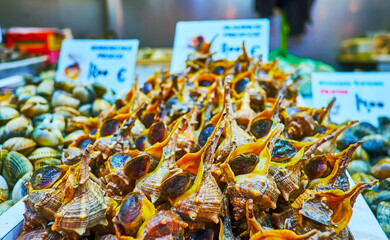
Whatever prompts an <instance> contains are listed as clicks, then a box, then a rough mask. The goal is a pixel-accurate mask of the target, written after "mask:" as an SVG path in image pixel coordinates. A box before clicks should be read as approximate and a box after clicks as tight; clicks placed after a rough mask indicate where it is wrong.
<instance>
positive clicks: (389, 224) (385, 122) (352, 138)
mask: <svg viewBox="0 0 390 240" xmlns="http://www.w3.org/2000/svg"><path fill="white" fill-rule="evenodd" d="M378 120H379V121H378V122H379V127H378V128H377V127H374V126H373V125H371V124H370V123H367V122H361V123H359V124H357V125H355V126H353V127H351V128H350V129H348V130H347V131H345V132H344V133H343V134H342V135H341V136H340V138H339V139H338V141H337V146H338V148H339V149H340V150H343V149H344V148H345V147H346V146H347V145H349V144H353V143H355V142H357V141H363V144H362V145H361V146H360V147H359V148H358V149H357V151H356V152H355V153H354V155H353V156H352V161H351V163H350V164H349V166H348V171H349V173H350V174H351V175H352V179H353V180H354V182H356V183H358V182H371V181H374V180H378V181H379V183H378V184H376V185H375V186H374V187H373V188H372V189H369V190H365V191H363V194H362V195H363V197H364V198H365V200H366V202H367V203H368V205H369V206H370V208H371V210H372V212H373V213H374V214H375V216H376V217H377V219H378V222H379V224H380V225H381V227H382V228H383V230H384V231H385V233H386V234H387V236H388V237H390V210H389V209H390V208H389V207H390V185H389V182H390V141H389V140H390V125H389V123H390V121H389V119H388V118H385V117H380V118H379V119H378Z"/></svg>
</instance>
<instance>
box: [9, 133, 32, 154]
mask: <svg viewBox="0 0 390 240" xmlns="http://www.w3.org/2000/svg"><path fill="white" fill-rule="evenodd" d="M36 146H37V144H36V143H35V142H34V140H32V139H29V138H24V137H13V138H10V139H8V140H7V141H5V142H4V143H3V148H5V149H7V150H9V151H16V152H20V153H21V154H23V155H25V156H27V155H28V154H29V153H31V152H32V151H33V150H34V149H35V147H36Z"/></svg>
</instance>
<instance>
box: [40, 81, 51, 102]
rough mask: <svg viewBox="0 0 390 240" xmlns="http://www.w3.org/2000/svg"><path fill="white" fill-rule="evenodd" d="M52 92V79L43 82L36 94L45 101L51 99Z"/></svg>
mask: <svg viewBox="0 0 390 240" xmlns="http://www.w3.org/2000/svg"><path fill="white" fill-rule="evenodd" d="M53 92H54V81H53V80H52V79H46V80H43V81H42V82H41V83H40V84H39V85H38V89H37V94H38V95H39V96H42V97H44V98H45V99H48V100H49V99H51V96H52V95H53Z"/></svg>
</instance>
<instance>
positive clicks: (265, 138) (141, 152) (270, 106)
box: [19, 43, 376, 240]
mask: <svg viewBox="0 0 390 240" xmlns="http://www.w3.org/2000/svg"><path fill="white" fill-rule="evenodd" d="M203 44H205V45H204V46H203V47H201V48H200V49H201V50H199V51H198V52H195V53H194V54H192V55H190V56H189V58H188V61H187V66H188V68H187V71H185V72H184V73H180V74H169V73H166V72H158V73H156V74H155V75H154V76H152V77H150V78H149V79H148V80H147V81H146V83H145V84H143V85H142V86H138V84H137V83H135V85H134V86H133V87H132V88H131V90H130V91H129V92H128V93H127V94H126V96H125V98H124V99H123V100H121V101H117V102H116V103H115V105H114V106H113V107H112V108H110V109H108V110H106V111H104V112H102V113H101V114H99V115H98V116H97V117H95V118H90V119H88V122H87V123H86V124H85V128H84V131H85V133H84V135H81V136H79V137H78V138H77V139H76V140H75V141H74V142H73V143H72V144H70V145H69V147H68V148H67V149H64V154H63V157H62V163H63V164H62V165H57V166H52V165H51V166H44V167H40V168H39V169H37V170H36V171H35V172H34V173H33V174H32V176H31V180H30V181H29V182H28V184H27V189H28V196H27V198H26V200H25V201H24V203H25V206H26V212H25V213H24V217H25V221H24V230H25V231H24V232H23V233H22V234H21V235H20V237H19V239H31V238H39V237H46V238H50V239H52V238H56V239H80V238H83V237H88V238H91V239H216V238H218V239H252V240H257V239H267V238H268V239H348V236H349V231H348V228H347V225H348V222H349V220H350V218H351V216H352V207H353V204H354V202H355V199H356V197H357V195H358V194H359V193H360V192H361V191H362V190H363V189H367V188H370V187H371V186H373V185H374V184H375V183H376V182H375V181H374V182H367V183H359V184H356V185H355V186H354V187H353V188H351V189H350V187H349V183H348V179H347V178H346V169H347V166H348V164H349V162H350V160H351V158H352V155H353V153H354V152H355V150H356V149H357V148H358V147H359V146H360V145H361V142H357V143H354V144H351V145H349V146H348V147H347V148H346V149H345V150H343V151H341V152H340V153H338V154H335V153H334V152H335V150H336V145H337V144H336V140H337V137H338V136H339V135H340V134H341V133H342V132H343V131H345V130H346V129H347V128H349V127H350V126H351V125H353V124H354V123H355V122H350V123H348V124H346V125H344V126H336V125H332V124H329V123H328V118H327V113H328V111H329V109H330V107H331V105H332V103H330V104H329V106H327V107H326V108H324V109H312V108H303V107H297V106H296V101H295V99H296V90H295V88H294V83H293V81H291V79H290V76H289V75H287V74H284V73H283V72H281V71H280V70H279V68H278V65H277V62H270V63H262V62H261V61H253V60H252V59H250V58H249V57H248V56H247V54H246V52H245V48H243V54H242V55H241V56H240V57H239V58H238V59H237V60H236V61H226V60H218V61H213V59H212V54H211V53H210V52H209V51H208V49H209V44H208V43H203ZM87 143H88V144H87Z"/></svg>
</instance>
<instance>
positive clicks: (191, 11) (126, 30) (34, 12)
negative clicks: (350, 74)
mask: <svg viewBox="0 0 390 240" xmlns="http://www.w3.org/2000/svg"><path fill="white" fill-rule="evenodd" d="M278 2H279V3H278ZM280 2H282V3H280ZM278 4H279V6H280V5H282V11H279V10H277V9H275V8H274V6H276V5H278ZM256 7H257V8H260V10H259V9H256ZM389 9H390V1H384V0H370V1H367V0H342V1H340V0H295V1H294V0H291V1H276V0H268V1H265V0H263V1H262V0H260V1H254V0H186V1H181V0H164V1H158V0H66V1H65V0H50V1H47V0H18V1H14V0H1V1H0V24H1V26H2V27H3V28H10V27H15V26H23V27H55V28H59V29H63V28H70V29H71V31H72V34H73V36H74V37H75V38H102V37H105V38H107V37H109V38H112V37H113V38H115V37H119V38H138V39H139V40H140V47H151V48H166V47H168V48H169V47H172V44H173V38H174V31H175V24H176V22H177V21H182V20H207V19H236V18H256V17H269V18H270V19H271V41H270V48H271V49H277V48H280V47H281V44H283V45H284V46H286V47H287V49H288V51H289V52H290V53H292V54H294V55H297V56H299V57H308V58H312V59H315V60H321V61H324V62H326V63H328V64H330V65H332V66H334V67H336V68H342V66H341V65H340V63H339V61H338V54H339V51H340V45H341V42H342V41H343V40H346V39H349V38H356V37H364V36H367V35H369V34H370V32H372V31H378V30H388V29H390V14H389ZM289 11H290V12H289ZM284 15H287V20H288V19H289V17H290V18H291V19H292V20H291V21H290V22H288V24H289V26H290V27H291V28H292V29H290V34H288V37H287V38H286V39H287V44H285V43H283V40H281V39H282V38H283V35H284V34H285V33H286V31H284V30H285V29H284V30H283V21H284V17H283V16H284ZM306 15H307V19H306ZM291 16H294V18H292V17H291ZM302 23H303V25H302ZM294 26H295V27H294ZM296 26H298V27H296ZM300 26H303V30H302V29H300ZM291 30H293V31H291ZM300 30H302V31H300Z"/></svg>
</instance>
